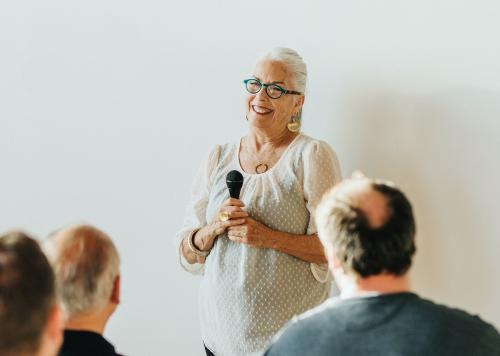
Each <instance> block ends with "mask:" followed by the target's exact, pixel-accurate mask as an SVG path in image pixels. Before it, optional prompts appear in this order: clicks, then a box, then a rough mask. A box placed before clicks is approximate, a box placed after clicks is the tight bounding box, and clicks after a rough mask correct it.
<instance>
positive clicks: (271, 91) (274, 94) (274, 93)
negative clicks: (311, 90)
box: [243, 79, 302, 99]
mask: <svg viewBox="0 0 500 356" xmlns="http://www.w3.org/2000/svg"><path fill="white" fill-rule="evenodd" d="M243 83H245V88H246V89H247V91H248V92H249V93H251V94H257V93H258V92H259V91H261V90H262V87H264V88H266V93H267V96H269V97H270V98H271V99H279V98H281V97H282V96H283V95H285V94H291V95H302V93H299V92H298V91H295V90H287V89H285V88H282V87H280V86H279V85H278V84H264V83H261V81H260V80H258V79H245V80H244V81H243Z"/></svg>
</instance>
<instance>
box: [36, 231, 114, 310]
mask: <svg viewBox="0 0 500 356" xmlns="http://www.w3.org/2000/svg"><path fill="white" fill-rule="evenodd" d="M45 247H46V250H47V255H48V256H49V259H50V260H51V263H52V265H53V267H54V272H55V275H56V283H57V289H58V294H59V298H60V300H61V303H62V307H63V309H64V311H65V313H66V316H67V317H68V318H71V317H72V316H74V315H78V314H81V313H87V312H91V311H94V310H98V309H100V308H102V307H104V306H105V305H106V303H107V302H108V301H109V299H110V297H111V294H112V291H113V287H114V282H115V279H116V277H118V275H119V273H120V271H119V265H120V257H119V255H118V251H117V250H116V247H115V245H114V244H113V241H111V239H110V237H109V236H108V235H106V234H105V233H104V232H102V231H101V230H98V229H97V228H95V227H93V226H90V225H75V226H72V227H68V228H65V229H61V230H59V231H57V232H55V233H54V234H53V235H51V236H50V237H49V241H48V242H47V244H46V245H45Z"/></svg>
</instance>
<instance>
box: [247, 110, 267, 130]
mask: <svg viewBox="0 0 500 356" xmlns="http://www.w3.org/2000/svg"><path fill="white" fill-rule="evenodd" d="M272 118H273V115H272V113H271V114H267V115H259V114H255V113H252V114H251V115H248V122H249V123H250V124H252V125H254V126H258V127H265V126H268V125H269V124H270V123H271V119H272Z"/></svg>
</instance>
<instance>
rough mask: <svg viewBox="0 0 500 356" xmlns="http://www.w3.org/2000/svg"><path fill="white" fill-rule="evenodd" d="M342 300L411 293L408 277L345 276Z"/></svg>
mask: <svg viewBox="0 0 500 356" xmlns="http://www.w3.org/2000/svg"><path fill="white" fill-rule="evenodd" d="M339 287H340V289H341V293H340V297H341V298H344V299H345V298H353V297H360V296H364V295H370V294H390V293H402V292H409V291H410V280H409V278H408V275H403V276H396V275H393V274H378V275H375V276H370V277H366V278H361V277H359V278H355V277H351V276H345V275H344V278H342V283H341V285H340V286H339Z"/></svg>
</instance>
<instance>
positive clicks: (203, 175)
mask: <svg viewBox="0 0 500 356" xmlns="http://www.w3.org/2000/svg"><path fill="white" fill-rule="evenodd" d="M220 151H221V146H219V145H217V146H215V147H214V148H213V149H212V150H211V151H210V152H209V154H208V157H206V158H205V159H204V160H203V162H202V164H201V166H200V168H199V169H198V173H197V175H196V177H195V179H194V181H193V185H192V188H191V198H190V200H189V203H188V205H187V207H186V211H185V214H184V222H183V225H182V228H181V230H180V231H179V232H178V233H177V234H176V236H175V239H174V244H175V248H176V251H177V255H178V258H179V262H180V265H181V267H182V268H183V269H184V270H186V271H187V272H190V273H192V274H203V272H204V266H205V265H204V264H203V263H193V264H191V263H189V262H187V261H186V259H185V258H184V255H183V254H182V252H181V243H182V240H183V239H184V238H185V237H186V236H188V235H189V234H190V233H191V231H192V230H193V229H196V228H199V227H203V226H205V225H207V220H206V211H207V204H208V195H209V193H210V187H211V185H212V176H213V173H214V171H215V169H216V167H217V163H218V160H219V156H220Z"/></svg>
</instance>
